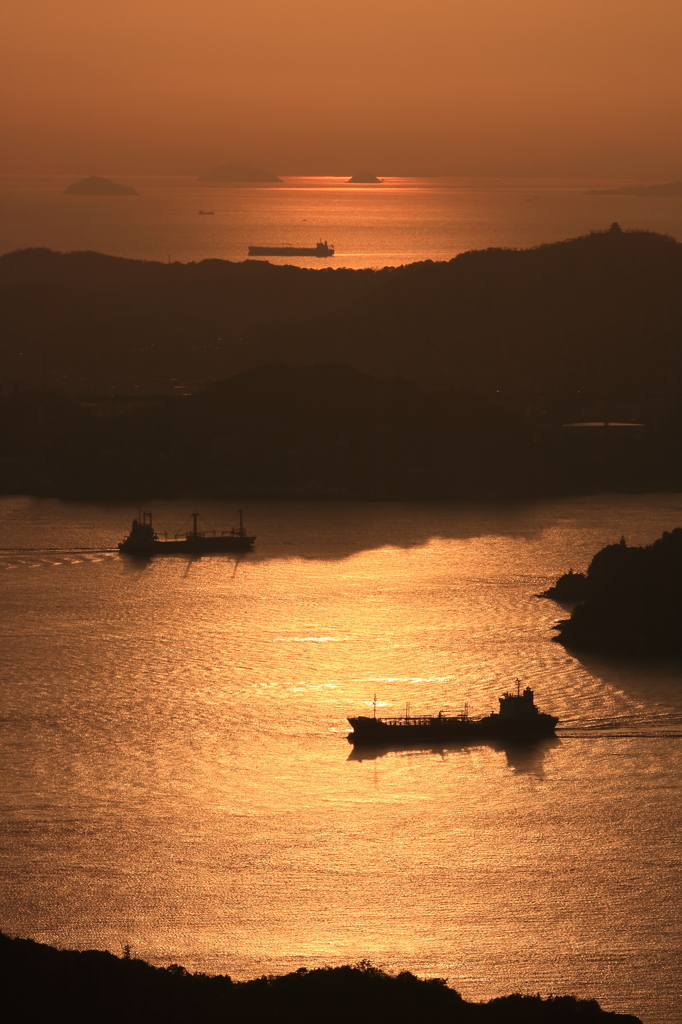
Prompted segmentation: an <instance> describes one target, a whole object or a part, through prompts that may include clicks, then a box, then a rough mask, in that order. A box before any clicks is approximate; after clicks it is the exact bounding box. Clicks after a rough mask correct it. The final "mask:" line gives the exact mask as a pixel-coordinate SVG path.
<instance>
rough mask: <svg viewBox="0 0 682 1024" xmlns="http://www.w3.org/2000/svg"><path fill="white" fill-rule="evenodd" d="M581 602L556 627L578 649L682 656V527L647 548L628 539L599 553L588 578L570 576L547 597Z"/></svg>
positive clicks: (564, 641)
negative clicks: (681, 626)
mask: <svg viewBox="0 0 682 1024" xmlns="http://www.w3.org/2000/svg"><path fill="white" fill-rule="evenodd" d="M543 596H545V597H552V598H554V599H555V600H558V601H567V602H570V601H577V602H578V603H577V604H576V606H575V608H574V609H573V612H572V614H571V616H570V618H568V619H564V620H562V621H561V622H559V623H558V624H557V626H556V627H555V628H556V629H557V630H558V631H559V636H558V637H556V639H557V640H558V641H559V643H562V644H564V645H565V646H566V647H572V648H575V649H576V650H587V651H600V652H604V653H611V654H623V655H646V656H652V655H653V656H656V655H667V656H671V655H672V656H677V655H680V654H682V630H681V629H680V623H681V622H682V529H680V528H677V529H675V530H672V531H671V532H670V533H668V532H665V533H664V534H663V536H662V537H659V539H658V540H656V541H654V543H653V544H649V545H647V546H646V547H629V546H628V545H627V544H626V542H625V539H624V538H621V541H620V543H618V544H609V545H607V546H606V547H605V548H602V550H601V551H598V552H597V554H596V555H595V556H594V558H593V559H592V561H591V562H590V565H589V568H588V570H587V574H586V575H583V574H582V573H573V572H570V573H567V574H566V575H564V576H562V577H561V578H560V579H559V580H557V583H556V585H555V586H554V587H551V588H550V589H549V590H548V591H546V593H545V594H544V595H543Z"/></svg>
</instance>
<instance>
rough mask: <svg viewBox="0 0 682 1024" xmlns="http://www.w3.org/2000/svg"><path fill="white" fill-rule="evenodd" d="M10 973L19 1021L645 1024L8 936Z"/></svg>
mask: <svg viewBox="0 0 682 1024" xmlns="http://www.w3.org/2000/svg"><path fill="white" fill-rule="evenodd" d="M0 979H1V980H0V985H1V992H2V995H1V996H0V999H1V1000H2V1003H1V1004H0V1005H1V1006H2V1009H3V1011H4V1012H5V1019H6V1020H7V1021H11V1022H12V1024H24V1022H25V1024H46V1022H48V1024H49V1022H55V1024H57V1022H58V1024H61V1022H69V1024H86V1022H87V1024H94V1022H97V1024H218V1022H220V1024H323V1022H324V1024H460V1022H461V1024H611V1022H612V1024H641V1022H640V1021H639V1018H637V1017H634V1016H631V1015H629V1014H617V1013H607V1012H606V1011H604V1010H601V1009H600V1007H599V1004H598V1003H597V1002H596V1001H595V1000H581V999H575V998H573V997H572V996H557V997H549V998H548V999H542V998H540V997H539V996H521V995H510V996H505V997H503V998H501V999H493V1000H491V1001H490V1002H488V1003H468V1002H466V1001H465V1000H463V999H462V997H461V996H460V995H459V994H458V993H457V992H456V991H455V990H454V989H452V988H449V987H448V986H447V985H446V983H445V981H443V980H441V979H437V978H436V979H431V980H429V981H421V980H420V979H419V978H416V977H415V976H414V975H413V974H410V973H409V972H404V973H402V974H399V975H398V976H397V977H393V976H391V975H388V974H385V973H384V972H383V971H380V970H377V969H376V968H374V967H371V966H370V965H369V964H365V963H363V964H360V965H358V966H357V967H337V968H331V967H327V968H324V969H320V970H313V971H306V970H305V969H301V970H299V971H297V972H295V973H293V974H287V975H284V976H281V977H263V978H259V979H255V980H253V981H247V982H233V981H232V980H231V979H230V978H229V977H227V976H224V975H223V976H220V975H219V976H216V977H210V976H208V975H204V974H188V973H187V972H186V971H185V970H184V968H182V967H179V966H171V967H168V968H157V967H152V966H151V965H150V964H148V963H145V962H144V961H143V960H136V959H126V958H122V959H119V958H118V957H115V956H113V955H112V954H111V953H103V952H98V951H95V950H89V951H87V952H75V951H68V950H56V949H54V948H53V947H51V946H45V945H41V944H39V943H36V942H32V941H31V940H27V939H11V938H9V937H8V936H5V935H2V934H1V933H0Z"/></svg>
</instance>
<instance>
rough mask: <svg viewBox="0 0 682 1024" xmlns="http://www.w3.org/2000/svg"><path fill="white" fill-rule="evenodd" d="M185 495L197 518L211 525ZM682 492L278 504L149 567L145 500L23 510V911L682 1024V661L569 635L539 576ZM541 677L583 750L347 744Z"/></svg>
mask: <svg viewBox="0 0 682 1024" xmlns="http://www.w3.org/2000/svg"><path fill="white" fill-rule="evenodd" d="M154 510H155V513H156V516H157V522H158V525H159V527H160V528H164V529H168V530H169V533H172V532H174V531H175V529H177V526H178V524H179V523H180V522H181V521H182V520H183V519H184V518H185V516H186V514H187V508H186V507H185V505H184V503H181V502H156V503H154ZM198 510H199V511H200V512H201V513H202V515H204V517H205V518H206V519H207V520H208V521H209V522H210V523H213V524H214V525H230V523H231V520H232V518H233V515H234V511H235V509H234V508H233V507H232V505H231V504H226V503H224V502H209V501H207V502H201V503H199V505H198ZM681 511H682V496H680V495H644V496H634V497H628V496H625V497H624V496H606V497H597V498H582V499H566V500H560V501H559V500H557V501H552V502H540V503H527V504H520V503H519V504H512V503H488V504H485V503H461V504H445V503H444V504H430V503H423V504H409V503H385V504H382V503H362V502H357V503H353V502H348V503H338V502H329V503H324V502H319V503H314V502H311V503H299V502H291V503H287V502H250V503H248V504H247V505H246V507H245V514H246V516H247V525H248V527H249V529H253V530H254V532H255V533H256V534H257V536H258V539H257V542H256V551H255V552H254V553H253V554H250V555H247V556H244V557H241V558H238V559H235V558H232V557H220V556H214V557H206V558H199V559H189V560H188V559H185V558H182V557H180V558H172V557H168V558H165V559H163V558H157V559H153V560H148V561H136V560H134V559H130V558H127V557H121V556H119V555H118V553H117V552H115V550H112V549H113V548H114V547H115V542H116V541H117V540H118V539H120V537H121V535H122V533H123V531H124V530H125V528H126V527H127V525H128V521H129V519H130V518H131V517H132V514H134V513H135V512H136V510H134V509H128V508H127V507H120V506H119V507H117V506H104V505H84V504H76V503H63V502H58V501H51V500H40V499H31V498H3V499H0V525H1V526H2V537H1V540H0V548H1V550H0V572H1V573H2V575H1V577H0V578H1V580H2V583H1V584H0V585H1V586H2V591H3V608H4V617H3V619H2V621H1V624H0V628H1V630H2V641H3V642H2V647H1V649H0V659H1V661H2V666H3V669H4V672H3V678H4V679H5V684H4V687H3V694H2V706H1V708H0V719H1V720H2V729H3V737H4V739H3V744H2V747H1V749H0V768H1V770H2V778H3V784H2V794H3V795H2V800H3V823H4V824H3V841H2V860H1V862H0V887H1V891H2V900H1V905H2V908H3V910H2V921H0V926H1V927H3V929H4V930H6V931H9V932H10V933H13V934H15V933H16V934H21V935H26V936H31V937H34V938H36V939H40V940H43V941H48V942H54V943H57V944H59V945H62V946H68V945H71V946H75V947H81V948H83V947H92V946H96V947H99V948H109V949H111V950H112V951H114V952H121V950H122V948H123V946H124V944H126V943H130V944H131V946H132V947H133V950H134V952H135V953H137V954H139V955H141V956H144V957H147V958H149V959H151V960H153V961H154V962H157V963H169V962H181V963H183V964H185V965H186V966H187V967H188V968H191V969H201V970H207V971H215V972H217V971H222V972H227V973H230V974H232V975H233V976H235V977H248V976H253V975H255V974H260V973H269V972H281V971H285V970H288V969H295V968H297V967H299V966H308V967H310V966H313V965H317V964H326V963H343V962H349V961H356V960H359V959H362V958H370V959H372V960H373V961H374V962H375V963H376V964H378V965H380V966H383V967H386V968H389V969H391V970H402V969H411V970H414V971H416V972H417V973H419V974H425V975H439V976H447V977H449V979H450V982H451V984H453V985H455V987H457V988H458V989H459V990H461V991H462V992H463V994H464V995H465V996H467V997H468V998H475V999H487V998H490V997H492V996H494V995H498V994H502V993H505V992H509V991H511V990H515V989H521V990H525V991H532V992H535V991H542V992H545V993H548V992H574V993H576V994H578V995H581V996H585V997H587V996H589V997H595V998H598V999H599V1000H600V1001H601V1003H602V1005H604V1007H605V1008H608V1009H619V1010H623V1011H629V1012H633V1013H637V1014H639V1015H640V1016H641V1017H642V1019H643V1020H644V1021H645V1022H646V1024H655V1022H656V1024H658V1022H672V1021H674V1020H676V1017H675V1012H676V1011H675V1006H676V1004H677V1003H679V993H680V988H679V976H678V975H677V974H676V959H675V958H676V956H679V949H680V943H679V915H678V907H679V881H680V875H679V858H678V853H677V841H678V839H679V795H680V792H679V784H680V768H681V767H682V765H681V761H682V740H681V739H680V733H682V689H681V687H680V680H681V676H682V671H681V668H680V666H679V665H678V664H660V665H653V664H647V663H641V664H633V663H628V664H619V663H618V661H617V660H614V659H606V658H595V657H590V658H583V657H580V658H578V657H576V656H574V655H573V654H571V653H568V652H566V651H565V650H564V648H563V647H561V646H559V645H557V644H555V643H553V642H552V641H551V639H550V637H551V635H552V634H551V626H552V624H553V622H555V621H556V620H557V618H559V617H561V616H562V615H563V614H565V612H564V610H563V609H561V608H560V607H558V606H557V605H556V604H554V603H553V602H550V601H546V600H542V599H538V598H537V597H536V596H535V595H536V594H537V593H538V592H539V591H541V590H543V589H544V588H545V587H546V586H547V585H548V583H549V582H550V581H551V580H553V579H554V578H555V577H556V576H557V575H558V574H559V573H560V572H563V571H565V570H566V569H567V568H569V567H573V568H575V569H579V568H584V566H585V565H586V563H587V562H588V561H589V558H590V556H591V554H592V553H593V552H594V551H595V550H597V549H598V548H599V547H600V546H602V545H603V544H604V543H607V542H610V541H616V540H618V539H619V537H620V535H621V534H622V533H625V534H626V536H627V539H628V541H629V542H631V543H643V542H649V541H651V540H653V539H654V538H655V537H656V536H657V535H659V534H660V532H661V530H662V529H664V528H670V527H672V526H674V525H678V524H679V521H680V513H681ZM79 549H80V550H79ZM516 676H518V677H520V678H521V679H522V680H523V681H524V682H528V683H530V684H531V685H532V686H534V688H535V690H536V694H537V700H538V703H539V704H540V706H541V707H542V708H543V710H547V711H549V712H551V713H554V714H557V715H559V717H560V718H561V726H562V727H563V728H562V729H560V733H559V737H558V739H556V740H549V741H544V742H542V743H540V744H538V745H537V746H536V747H535V748H531V749H521V750H519V749H518V748H514V747H513V746H511V747H510V746H508V745H507V746H505V745H503V744H495V743H490V744H479V745H476V744H459V745H458V744H454V745H452V746H451V747H448V748H445V749H436V750H429V749H413V750H404V751H373V752H364V753H357V752H356V753H355V754H354V753H353V751H352V749H351V747H350V746H349V745H348V743H347V742H346V740H345V736H346V732H347V729H348V725H347V722H346V716H347V715H348V714H352V713H357V712H358V711H362V710H363V709H369V708H371V703H372V698H373V694H374V693H375V692H376V693H377V701H378V707H379V709H380V711H385V712H386V713H401V711H402V710H403V708H404V704H405V701H410V703H411V710H412V712H413V713H419V712H420V711H434V712H437V711H438V710H440V709H443V710H454V711H458V710H460V709H461V708H462V706H463V705H464V703H465V702H468V704H469V708H470V711H471V713H472V714H478V713H485V712H487V711H489V710H492V709H493V708H494V706H495V702H496V698H497V696H498V695H499V693H500V692H501V691H502V690H503V689H505V688H507V687H508V686H509V685H511V684H512V683H513V680H514V678H515V677H516Z"/></svg>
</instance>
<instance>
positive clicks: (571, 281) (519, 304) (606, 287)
mask: <svg viewBox="0 0 682 1024" xmlns="http://www.w3.org/2000/svg"><path fill="white" fill-rule="evenodd" d="M241 358H243V359H249V360H258V361H266V360H271V359H283V358H286V359H287V360H288V361H298V362H312V361H315V360H320V359H325V360H330V361H333V362H336V361H341V360H342V361H344V362H348V363H351V364H352V365H354V366H357V367H358V368H359V369H362V370H365V371H366V372H368V373H377V374H388V373H391V374H397V375H399V376H401V377H405V378H407V379H408V380H415V381H419V382H421V383H422V384H425V385H427V386H430V387H458V388H466V389H467V390H470V391H475V392H479V393H481V392H485V393H493V394H494V393H495V392H496V391H497V390H501V391H505V392H509V391H516V392H524V393H526V394H533V393H536V394H538V393H539V394H543V393H546V392H548V391H549V392H552V391H555V392H557V391H572V392H574V393H575V392H578V391H599V392H606V393H613V392H623V391H625V392H637V393H641V392H642V391H645V392H646V391H654V392H655V391H663V392H665V393H669V392H670V391H677V393H680V392H681V391H682V245H680V244H679V243H677V242H676V241H674V240H673V239H672V238H668V237H666V236H664V235H658V234H654V233H651V232H623V231H620V230H619V229H617V230H610V231H606V232H601V233H595V234H591V235H587V236H585V237H582V238H576V239H572V240H570V241H567V242H558V243H555V244H553V245H546V246H540V247H539V248H536V249H527V250H521V251H516V250H509V249H488V250H485V251H481V252H469V253H464V254H462V255H461V256H458V257H457V258H456V259H454V260H451V261H450V262H449V263H429V262H427V263H418V264H413V265H411V266H409V267H406V268H404V269H402V270H400V271H397V272H395V273H394V274H392V275H390V276H388V277H387V278H385V279H384V280H383V281H382V282H381V283H380V286H379V287H378V288H375V289H373V290H371V291H368V292H367V293H366V294H364V295H362V296H359V297H358V298H356V299H354V300H352V301H351V302H350V303H349V305H348V307H347V308H346V309H345V310H341V311H339V312H336V313H335V314H334V315H323V316H320V317H317V318H315V319H311V320H309V321H308V322H307V323H305V324H297V325H291V326H290V325H286V324H280V325H277V326H276V327H273V328H269V329H267V330H265V331H263V332H262V333H261V335H260V337H259V338H258V339H257V340H255V341H254V343H252V345H251V346H250V347H249V350H248V353H246V352H244V353H243V355H242V356H241Z"/></svg>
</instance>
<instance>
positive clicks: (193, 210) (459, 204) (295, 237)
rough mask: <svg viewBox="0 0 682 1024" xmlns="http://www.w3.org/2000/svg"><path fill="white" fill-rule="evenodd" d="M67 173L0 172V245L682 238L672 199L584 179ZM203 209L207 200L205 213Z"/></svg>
mask: <svg viewBox="0 0 682 1024" xmlns="http://www.w3.org/2000/svg"><path fill="white" fill-rule="evenodd" d="M74 177H75V178H77V176H71V177H54V178H45V177H42V178H40V177H36V176H34V177H18V176H14V177H9V176H4V177H0V253H3V252H10V251H12V250H14V249H24V248H28V247H31V246H38V247H40V246H45V247H47V248H51V249H56V250H60V251H65V252H68V251H72V250H94V251H96V252H103V253H107V254H109V255H112V256H126V257H129V258H134V259H145V260H160V261H161V262H164V263H165V262H166V261H175V260H178V261H180V262H183V263H185V262H189V261H192V260H195V261H196V260H203V259H224V260H233V261H241V260H244V259H246V258H247V252H248V247H249V245H286V244H292V245H294V246H306V247H308V246H314V245H315V244H316V243H317V242H318V241H320V240H327V241H328V242H329V243H330V245H333V246H334V247H335V249H336V254H335V256H334V257H332V258H329V259H315V258H305V257H267V259H268V260H269V261H270V262H271V263H275V264H278V263H279V264H282V263H290V264H293V265H295V266H308V267H315V268H316V269H320V268H321V267H352V268H361V267H375V268H376V267H383V266H397V265H400V264H405V263H413V262H416V261H419V260H425V259H432V260H448V259H452V258H453V257H454V256H456V255H457V254H458V253H460V252H465V251H467V250H470V249H485V248H487V247H488V246H502V247H508V248H527V247H529V246H533V245H540V244H543V243H546V242H555V241H558V240H560V239H563V238H570V237H575V236H576V235H582V234H586V233H587V232H589V231H592V230H604V229H605V228H607V227H608V226H609V225H610V224H611V223H612V222H613V221H618V222H619V223H620V224H621V226H622V227H623V228H626V229H632V228H638V229H645V230H652V231H660V232H663V233H667V234H672V235H674V236H675V237H677V238H682V203H681V202H680V200H679V199H665V198H656V199H643V198H641V197H633V196H594V195H586V194H585V193H586V190H587V189H589V188H591V187H597V188H602V187H606V188H608V187H611V186H615V187H618V186H620V185H622V184H624V182H621V181H593V180H590V179H523V178H512V179H501V178H387V179H385V181H384V182H383V183H382V184H380V185H349V184H347V183H346V181H345V180H344V179H343V178H329V177H327V178H286V179H284V180H283V181H282V183H281V184H275V185H269V184H268V185H250V186H245V185H239V186H236V185H233V186H222V187H221V186H214V185H199V184H198V183H197V182H196V180H195V179H192V178H128V177H123V178H120V177H119V178H117V180H120V181H121V182H122V183H123V184H127V185H132V186H133V187H135V188H137V189H138V191H139V193H140V194H139V195H138V196H66V195H64V194H63V190H64V188H65V186H66V185H68V184H69V183H71V182H72V181H73V180H74ZM199 210H211V211H212V216H201V215H200V214H199Z"/></svg>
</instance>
